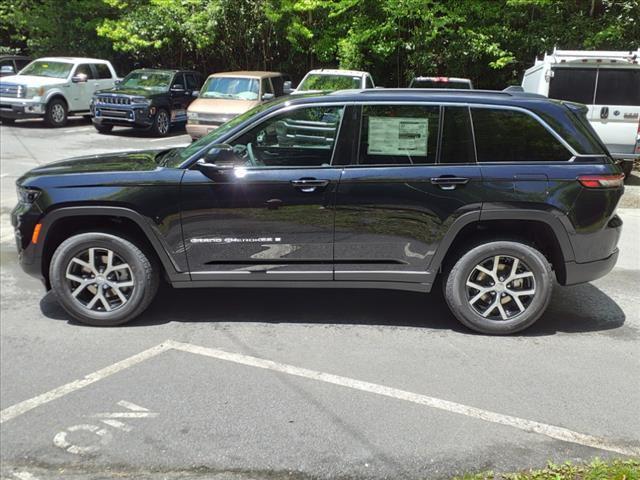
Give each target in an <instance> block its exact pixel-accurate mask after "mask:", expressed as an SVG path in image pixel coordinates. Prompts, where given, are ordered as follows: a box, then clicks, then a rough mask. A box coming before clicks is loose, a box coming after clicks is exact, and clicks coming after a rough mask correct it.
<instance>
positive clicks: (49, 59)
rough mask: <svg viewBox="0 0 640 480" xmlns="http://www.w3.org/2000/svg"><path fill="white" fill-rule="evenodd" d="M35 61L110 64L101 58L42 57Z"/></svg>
mask: <svg viewBox="0 0 640 480" xmlns="http://www.w3.org/2000/svg"><path fill="white" fill-rule="evenodd" d="M35 60H39V61H44V62H63V63H109V61H107V60H102V59H100V58H84V57H42V58H36V59H35Z"/></svg>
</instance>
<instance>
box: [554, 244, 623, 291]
mask: <svg viewBox="0 0 640 480" xmlns="http://www.w3.org/2000/svg"><path fill="white" fill-rule="evenodd" d="M618 254H619V251H618V249H617V248H616V250H615V251H614V252H613V254H611V255H610V256H609V257H607V258H604V259H602V260H597V261H595V262H587V263H576V262H565V264H564V266H565V271H566V280H565V282H564V285H576V284H578V283H586V282H590V281H592V280H596V279H598V278H600V277H604V276H605V275H606V274H607V273H609V272H610V271H611V270H613V267H614V266H615V264H616V262H617V261H618Z"/></svg>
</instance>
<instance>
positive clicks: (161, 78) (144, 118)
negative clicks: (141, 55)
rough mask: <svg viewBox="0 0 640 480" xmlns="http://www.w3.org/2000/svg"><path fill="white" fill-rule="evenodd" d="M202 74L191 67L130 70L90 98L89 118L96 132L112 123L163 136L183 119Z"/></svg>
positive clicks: (107, 129) (104, 130)
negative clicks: (113, 85)
mask: <svg viewBox="0 0 640 480" xmlns="http://www.w3.org/2000/svg"><path fill="white" fill-rule="evenodd" d="M200 87H202V76H201V75H200V74H199V73H198V72H193V71H191V70H155V69H142V70H134V71H132V72H131V73H129V75H127V76H126V77H124V78H123V79H122V81H120V82H118V84H117V85H116V86H115V87H114V88H111V89H108V90H100V91H98V92H96V93H95V95H94V96H93V99H92V100H91V106H90V109H91V120H92V121H93V125H94V126H95V127H96V130H98V132H100V133H109V132H110V131H111V130H112V129H113V127H114V125H120V126H124V127H134V128H138V129H142V130H149V131H150V132H151V133H152V134H153V135H155V136H164V135H167V134H168V133H169V130H170V129H171V127H172V126H174V125H178V124H185V123H186V122H187V107H188V106H189V104H190V103H191V102H192V101H193V100H194V99H195V97H197V96H198V92H199V91H200Z"/></svg>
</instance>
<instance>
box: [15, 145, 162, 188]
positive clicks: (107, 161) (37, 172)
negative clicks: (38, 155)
mask: <svg viewBox="0 0 640 480" xmlns="http://www.w3.org/2000/svg"><path fill="white" fill-rule="evenodd" d="M162 151H163V150H144V151H139V152H118V153H106V154H102V155H88V156H86V157H76V158H71V159H68V160H61V161H58V162H53V163H48V164H46V165H43V166H41V167H37V168H34V169H33V170H29V171H28V172H27V173H25V174H24V175H23V176H22V177H21V178H20V179H18V183H20V184H22V183H23V182H24V181H25V180H27V179H29V178H33V177H41V176H48V175H68V174H74V173H83V174H85V173H115V172H134V171H138V172H140V171H151V170H155V169H156V168H157V167H158V164H157V162H156V156H157V155H158V153H160V152H162Z"/></svg>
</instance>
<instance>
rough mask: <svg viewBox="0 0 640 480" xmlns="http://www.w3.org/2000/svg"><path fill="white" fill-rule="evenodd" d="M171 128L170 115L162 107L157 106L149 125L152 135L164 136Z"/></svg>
mask: <svg viewBox="0 0 640 480" xmlns="http://www.w3.org/2000/svg"><path fill="white" fill-rule="evenodd" d="M170 130H171V116H170V115H169V112H167V111H166V110H165V109H164V108H159V109H158V112H157V113H156V116H155V118H154V119H153V125H151V133H152V134H153V136H154V137H164V136H166V135H168V134H169V131H170Z"/></svg>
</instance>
